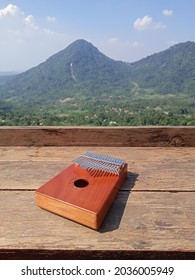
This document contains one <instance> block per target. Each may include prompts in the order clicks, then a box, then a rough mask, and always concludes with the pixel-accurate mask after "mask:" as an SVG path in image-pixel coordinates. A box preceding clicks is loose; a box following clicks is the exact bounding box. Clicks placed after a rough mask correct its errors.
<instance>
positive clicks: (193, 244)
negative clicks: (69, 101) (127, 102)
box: [0, 127, 195, 259]
mask: <svg viewBox="0 0 195 280" xmlns="http://www.w3.org/2000/svg"><path fill="white" fill-rule="evenodd" d="M194 147H195V127H117V128H113V127H92V128H91V127H25V128H24V127H19V128H18V127H9V128H8V127H1V128H0V201H1V205H0V259H2V258H3V259H11V258H13V259H25V258H26V259H28V258H34V259H38V258H43V259H44V258H46V257H49V258H51V259H52V258H60V259H62V258H66V259H71V258H75V259H79V258H85V259H90V258H100V259H104V258H109V259H114V258H117V257H118V258H121V259H124V258H132V257H133V258H135V259H138V258H139V259H140V258H141V259H144V258H150V259H152V258H153V259H155V258H158V259H163V258H164V259H166V258H172V257H174V258H176V259H177V258H181V259H184V258H185V259H190V258H195V237H194V236H195V219H194V217H195V149H194ZM86 151H92V152H96V153H100V154H107V155H111V156H115V157H119V158H123V159H124V160H125V161H126V162H127V163H128V175H127V179H126V180H125V182H124V184H123V186H122V189H121V191H120V192H119V193H118V195H117V197H116V199H115V201H114V203H113V205H112V206H111V209H110V210H109V212H108V214H107V216H106V219H105V220H104V222H103V224H102V226H101V227H100V230H99V231H94V230H92V229H89V228H87V227H84V226H82V225H79V224H77V223H75V222H72V221H70V220H67V219H65V218H63V217H60V216H57V215H55V214H52V213H50V212H47V211H43V210H42V209H40V208H39V207H37V206H36V205H35V190H36V189H37V188H39V187H40V186H41V185H42V184H44V183H45V182H47V181H48V180H49V179H51V178H52V177H54V176H55V175H56V174H58V173H59V172H61V171H62V170H63V169H64V168H65V167H67V166H68V165H69V164H70V163H71V161H72V159H74V158H76V157H78V156H80V155H81V154H83V153H85V152H86Z"/></svg>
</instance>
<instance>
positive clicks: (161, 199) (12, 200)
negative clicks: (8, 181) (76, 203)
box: [0, 191, 195, 253]
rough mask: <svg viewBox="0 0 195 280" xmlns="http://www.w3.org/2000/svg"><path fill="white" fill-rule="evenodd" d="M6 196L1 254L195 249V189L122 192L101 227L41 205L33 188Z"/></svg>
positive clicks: (0, 217)
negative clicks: (73, 220) (97, 229)
mask: <svg viewBox="0 0 195 280" xmlns="http://www.w3.org/2000/svg"><path fill="white" fill-rule="evenodd" d="M0 201H1V211H0V253H1V251H3V252H5V251H6V250H8V252H9V250H15V249H16V250H22V249H35V250H64V251H68V250H70V251H71V250H73V251H77V252H79V251H82V250H87V251H88V252H90V251H93V250H102V251H104V252H105V251H112V250H113V251H115V250H119V251H121V250H122V251H124V252H127V251H128V252H133V251H140V252H144V251H151V252H153V251H156V252H159V251H161V252H163V251H164V252H165V251H175V252H176V251H182V252H188V251H189V252H192V251H193V252H194V251H195V242H194V241H195V239H194V236H195V220H194V219H193V217H194V216H195V207H194V205H195V204H194V202H195V193H194V192H193V193H169V192H160V193H155V192H153V193H148V192H131V193H129V192H121V193H120V194H119V195H118V196H117V198H116V200H115V201H114V203H113V205H112V207H111V209H110V211H109V213H108V215H107V216H106V219H105V220H104V222H103V224H102V226H101V228H100V231H99V232H96V231H93V230H91V229H89V228H86V227H84V226H82V225H79V224H77V223H75V222H72V221H69V220H67V219H64V218H62V217H60V216H57V215H55V214H53V213H50V212H47V211H44V210H42V209H40V208H39V207H36V206H35V199H34V192H32V191H23V192H21V191H0ZM78 233H79V234H78Z"/></svg>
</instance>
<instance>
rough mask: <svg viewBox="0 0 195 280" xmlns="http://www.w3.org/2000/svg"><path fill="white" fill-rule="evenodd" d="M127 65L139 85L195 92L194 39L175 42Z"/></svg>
mask: <svg viewBox="0 0 195 280" xmlns="http://www.w3.org/2000/svg"><path fill="white" fill-rule="evenodd" d="M129 66H130V68H131V78H132V80H134V82H136V83H138V85H139V86H140V87H141V88H147V89H152V90H155V92H158V93H163V94H164V93H178V92H185V93H194V92H195V43H194V42H186V43H180V44H177V45H175V46H173V47H170V48H169V49H168V50H165V51H162V52H160V53H156V54H153V55H151V56H148V57H146V58H144V59H141V60H140V61H137V62H135V63H131V64H129Z"/></svg>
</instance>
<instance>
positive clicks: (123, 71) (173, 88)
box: [0, 40, 195, 125]
mask: <svg viewBox="0 0 195 280" xmlns="http://www.w3.org/2000/svg"><path fill="white" fill-rule="evenodd" d="M194 120H195V43H194V42H186V43H180V44H177V45H175V46H173V47H171V48H169V49H167V50H165V51H162V52H160V53H156V54H154V55H151V56H149V57H146V58H144V59H141V60H139V61H137V62H134V63H125V62H121V61H115V60H113V59H111V58H109V57H107V56H105V55H104V54H103V53H101V52H100V51H99V50H98V49H97V48H96V47H94V46H93V45H92V44H91V43H89V42H87V41H85V40H77V41H75V42H73V43H72V44H70V45H69V46H68V47H67V48H65V49H64V50H62V51H60V52H58V53H57V54H55V55H53V56H51V57H50V58H48V59H47V60H46V61H45V62H43V63H41V64H40V65H38V66H37V67H34V68H32V69H30V70H28V71H26V72H24V73H21V74H18V75H14V76H9V77H8V76H2V77H0V125H195V121H194Z"/></svg>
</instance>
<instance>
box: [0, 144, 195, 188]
mask: <svg viewBox="0 0 195 280" xmlns="http://www.w3.org/2000/svg"><path fill="white" fill-rule="evenodd" d="M86 151H94V152H97V153H102V154H107V155H112V156H116V157H120V158H123V159H125V160H126V162H127V163H128V171H129V173H128V177H127V180H126V181H125V183H124V184H123V188H122V190H130V189H132V191H138V190H139V191H144V190H145V191H154V190H156V191H194V190H195V149H194V148H162V147H161V148H157V147H147V148H142V147H137V148H135V147H130V148H127V147H120V149H115V148H114V147H56V148H54V147H30V148H28V147H1V148H0V170H1V172H0V189H24V190H25V189H32V190H35V189H37V188H38V187H40V186H41V185H42V184H44V183H45V182H47V181H48V180H49V179H51V178H52V177H54V176H55V175H56V174H58V173H59V172H61V171H62V170H63V169H64V168H66V167H67V166H68V165H69V164H70V163H71V161H72V159H74V158H76V157H78V156H79V155H81V154H82V153H84V152H86Z"/></svg>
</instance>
